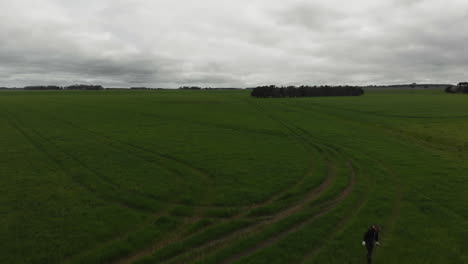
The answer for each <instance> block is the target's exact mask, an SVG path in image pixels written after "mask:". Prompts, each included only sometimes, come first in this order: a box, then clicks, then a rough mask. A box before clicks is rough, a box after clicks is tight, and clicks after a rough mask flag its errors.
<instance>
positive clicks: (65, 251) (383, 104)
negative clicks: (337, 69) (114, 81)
mask: <svg viewBox="0 0 468 264" xmlns="http://www.w3.org/2000/svg"><path fill="white" fill-rule="evenodd" d="M467 100H468V97H466V96H464V95H452V94H445V93H443V92H442V91H435V90H417V91H416V90H415V91H404V90H382V91H375V90H374V91H372V90H371V91H368V92H367V93H366V95H364V96H361V97H317V98H288V99H254V98H250V97H249V95H248V92H246V91H37V92H36V91H27V92H26V91H2V92H0V131H1V137H0V155H1V157H2V158H1V159H0V185H1V186H2V187H3V188H2V190H3V191H2V194H1V195H0V212H2V217H1V218H0V236H1V237H2V238H3V239H2V241H1V242H0V262H1V263H130V262H137V263H363V262H364V261H365V252H364V251H365V250H364V249H363V248H362V246H360V240H361V239H362V235H363V233H364V231H365V230H366V228H367V227H368V226H369V225H371V224H379V225H381V226H382V231H381V246H380V248H378V249H377V250H376V253H375V256H374V257H375V263H466V262H468V254H467V252H468V243H467V242H466V237H468V211H467V210H466V207H467V205H468V197H467V196H466V190H467V188H468V179H467V175H466V171H467V169H468V164H466V159H467V158H468V136H467V134H466V131H467V129H468V104H467V103H466V101H467ZM353 175H354V176H353Z"/></svg>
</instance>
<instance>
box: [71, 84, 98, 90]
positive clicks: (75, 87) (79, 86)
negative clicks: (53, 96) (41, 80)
mask: <svg viewBox="0 0 468 264" xmlns="http://www.w3.org/2000/svg"><path fill="white" fill-rule="evenodd" d="M64 89H66V90H103V89H104V87H102V86H101V85H90V84H75V85H70V86H67V87H65V88H64Z"/></svg>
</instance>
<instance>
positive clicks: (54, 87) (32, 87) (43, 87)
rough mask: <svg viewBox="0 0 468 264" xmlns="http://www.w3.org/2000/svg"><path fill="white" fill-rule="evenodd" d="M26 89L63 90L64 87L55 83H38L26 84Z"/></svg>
mask: <svg viewBox="0 0 468 264" xmlns="http://www.w3.org/2000/svg"><path fill="white" fill-rule="evenodd" d="M23 89H24V90H61V89H62V87H60V86H55V85H47V86H44V85H36V86H25V87H24V88H23Z"/></svg>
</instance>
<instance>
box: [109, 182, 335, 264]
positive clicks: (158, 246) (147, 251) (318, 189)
mask: <svg viewBox="0 0 468 264" xmlns="http://www.w3.org/2000/svg"><path fill="white" fill-rule="evenodd" d="M334 180H335V175H334V173H329V175H328V177H327V178H326V179H325V180H324V182H322V184H320V185H319V186H318V187H316V188H314V189H313V190H312V191H311V192H310V193H308V200H313V199H316V198H317V197H318V196H320V194H321V193H323V192H324V191H325V190H326V189H327V187H328V186H330V185H331V184H332V183H333V182H334ZM286 191H287V190H286ZM281 195H282V193H279V194H278V195H276V196H275V197H274V198H271V199H269V200H267V201H266V202H265V203H263V204H258V205H255V206H252V207H251V208H250V209H249V210H247V211H245V212H242V213H240V214H237V215H235V216H233V217H231V218H229V219H227V220H225V221H222V223H226V222H228V221H232V220H236V219H241V218H242V217H244V216H247V215H248V214H249V213H250V212H251V211H252V210H253V209H255V208H258V207H260V206H265V205H268V204H271V203H272V202H274V200H275V199H278V198H279V197H280V196H281ZM304 206H305V205H304V203H303V201H301V203H300V204H297V205H296V206H295V207H294V208H293V209H291V208H287V209H285V210H287V211H288V212H287V213H282V214H280V215H279V217H281V218H280V219H278V220H277V221H279V220H281V219H284V218H286V217H287V216H289V215H291V214H293V213H294V212H297V211H298V210H300V208H302V207H304ZM273 220H274V219H270V220H266V221H263V222H260V224H267V223H269V222H272V221H273ZM257 225H258V224H255V225H254V226H250V227H246V228H243V229H240V230H238V231H235V232H232V233H230V234H228V235H227V236H225V237H222V238H219V239H216V240H212V241H208V242H207V243H204V244H201V245H199V246H198V247H196V248H192V250H195V249H196V250H200V249H205V248H209V247H211V246H213V245H214V244H218V243H221V242H223V241H226V240H228V239H230V238H233V237H236V236H238V235H242V234H245V233H246V232H249V230H253V227H255V226H257ZM203 231H204V230H199V232H197V233H194V234H192V235H191V236H189V237H192V236H193V235H195V234H198V233H201V232H203ZM189 237H186V238H185V239H188V238H189ZM178 241H179V240H178V239H171V241H167V242H158V243H157V244H156V245H152V246H151V247H150V248H147V249H145V250H143V251H141V252H138V253H136V254H135V256H134V257H131V258H129V259H127V260H122V261H121V262H116V263H119V264H122V263H131V261H136V260H138V259H140V258H143V257H146V256H149V255H151V254H153V253H155V252H156V251H157V250H158V249H161V248H162V246H161V245H163V246H167V245H170V244H171V243H174V242H178ZM185 253H187V252H184V254H185ZM178 256H179V255H175V256H172V257H170V258H167V259H164V260H163V261H171V260H173V259H175V258H177V257H178ZM130 260H131V261H130Z"/></svg>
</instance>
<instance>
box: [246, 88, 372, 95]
mask: <svg viewBox="0 0 468 264" xmlns="http://www.w3.org/2000/svg"><path fill="white" fill-rule="evenodd" d="M363 94H364V90H363V89H362V88H360V87H358V86H328V85H325V86H307V85H302V86H299V87H296V86H286V87H284V86H281V87H277V86H276V85H268V86H258V87H255V88H254V89H253V90H252V93H251V95H252V96H254V97H257V98H258V97H263V98H267V97H312V96H359V95H363Z"/></svg>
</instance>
